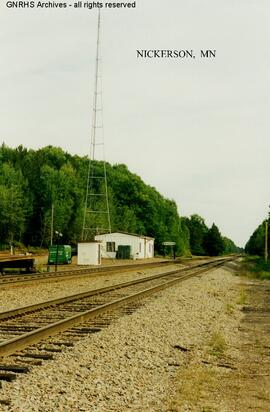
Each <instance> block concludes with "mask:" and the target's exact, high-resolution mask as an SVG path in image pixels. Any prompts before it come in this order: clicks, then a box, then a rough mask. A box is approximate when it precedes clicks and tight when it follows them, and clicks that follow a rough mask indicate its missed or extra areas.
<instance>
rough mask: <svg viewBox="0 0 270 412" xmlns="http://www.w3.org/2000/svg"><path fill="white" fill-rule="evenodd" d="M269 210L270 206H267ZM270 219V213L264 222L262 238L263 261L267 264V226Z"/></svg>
mask: <svg viewBox="0 0 270 412" xmlns="http://www.w3.org/2000/svg"><path fill="white" fill-rule="evenodd" d="M269 208H270V206H269ZM269 218H270V211H269V212H268V217H267V219H266V222H265V238H264V260H265V262H267V260H268V224H269Z"/></svg>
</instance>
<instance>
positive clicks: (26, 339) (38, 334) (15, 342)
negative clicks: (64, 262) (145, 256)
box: [0, 259, 227, 357]
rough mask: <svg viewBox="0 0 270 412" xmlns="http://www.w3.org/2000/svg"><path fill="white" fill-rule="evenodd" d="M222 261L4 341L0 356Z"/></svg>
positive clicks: (0, 348)
mask: <svg viewBox="0 0 270 412" xmlns="http://www.w3.org/2000/svg"><path fill="white" fill-rule="evenodd" d="M226 260H227V259H226ZM224 261H225V260H224V259H223V260H221V261H215V262H210V263H208V265H207V267H203V266H206V264H202V265H200V266H199V269H198V270H195V272H194V269H197V268H198V267H196V268H194V267H193V268H190V269H189V271H193V273H188V274H186V275H183V276H180V277H177V278H176V279H172V280H169V281H168V282H165V283H163V284H160V285H156V286H153V287H150V288H147V289H145V290H143V291H140V292H137V293H134V294H131V295H129V296H126V297H123V298H120V299H117V300H115V301H113V302H109V303H105V304H103V305H100V306H98V307H97V308H93V309H89V310H87V311H84V312H82V313H79V314H76V315H73V316H71V317H69V318H67V319H62V320H60V321H57V322H55V323H53V324H49V325H46V326H43V327H41V328H38V329H36V330H34V331H31V332H28V333H25V334H23V335H21V336H19V337H15V338H12V339H9V340H7V341H4V342H2V343H0V356H2V357H4V356H8V355H11V354H13V353H14V352H17V351H20V350H22V349H25V348H26V347H27V346H29V345H33V344H36V343H38V342H40V341H41V340H43V339H45V338H48V337H51V336H53V335H55V334H58V333H60V332H63V331H66V330H67V329H69V328H71V327H73V326H75V325H78V324H81V323H84V322H85V321H88V320H89V319H92V318H94V317H96V316H97V315H99V314H101V313H103V312H105V311H108V310H109V309H113V308H115V307H118V306H121V305H122V304H123V303H128V302H130V301H131V300H134V299H140V298H142V297H144V296H147V295H149V294H153V293H156V292H158V291H160V290H162V289H165V288H167V287H170V286H172V285H174V284H176V283H178V282H179V281H183V280H186V279H187V278H190V277H193V276H198V275H200V274H202V273H204V272H206V271H207V272H208V271H209V270H211V269H214V268H216V267H218V266H221V265H222V264H223V263H224ZM186 271H187V270H186ZM181 272H182V271H181ZM178 273H179V271H178ZM170 274H172V273H170ZM175 274H176V273H175ZM164 276H165V275H164V274H163V277H164ZM160 277H161V276H160ZM148 280H149V279H148Z"/></svg>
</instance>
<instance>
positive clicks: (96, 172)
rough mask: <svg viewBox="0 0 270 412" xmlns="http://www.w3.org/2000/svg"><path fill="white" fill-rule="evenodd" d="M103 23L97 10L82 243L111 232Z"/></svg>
mask: <svg viewBox="0 0 270 412" xmlns="http://www.w3.org/2000/svg"><path fill="white" fill-rule="evenodd" d="M100 23H101V19H100V9H98V28H97V49H96V64H95V83H94V100H93V119H92V129H91V142H90V152H89V166H88V176H87V185H86V195H85V204H84V215H83V228H82V236H81V237H82V241H87V240H88V241H89V240H94V238H95V235H97V234H101V233H110V232H111V221H110V210H109V201H108V186H107V173H106V162H105V150H104V125H103V103H102V67H101V63H102V61H101V56H100Z"/></svg>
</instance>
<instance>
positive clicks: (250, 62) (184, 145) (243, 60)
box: [0, 0, 270, 246]
mask: <svg viewBox="0 0 270 412" xmlns="http://www.w3.org/2000/svg"><path fill="white" fill-rule="evenodd" d="M101 14H102V60H103V103H104V125H105V141H106V160H107V161H109V162H110V163H125V164H126V165H127V166H128V168H129V169H130V170H131V171H132V172H135V173H137V174H138V175H140V176H141V177H142V179H143V180H144V181H145V182H146V183H147V184H150V185H152V186H154V187H156V189H157V190H158V191H159V192H160V193H162V194H163V195H164V196H166V197H168V198H171V199H174V200H175V201H176V202H177V205H178V209H179V213H180V214H181V215H186V216H188V215H191V214H193V213H198V214H200V215H201V216H202V217H204V218H205V220H206V223H207V224H208V225H211V224H212V223H213V222H215V223H216V224H217V225H218V227H219V228H220V230H221V232H222V233H223V235H225V236H228V237H230V238H231V239H232V240H234V241H235V242H236V243H237V244H238V245H240V246H243V245H244V244H245V243H246V241H247V240H248V238H249V236H250V235H251V234H252V232H253V231H254V230H255V228H256V227H257V225H258V224H259V223H261V221H262V220H263V219H264V218H265V217H266V216H267V211H268V210H267V209H268V205H269V203H270V184H269V183H270V182H269V180H270V179H269V165H268V162H269V160H268V159H269V149H270V136H269V131H270V128H269V122H270V110H269V109H270V105H269V103H270V102H269V92H270V90H269V88H270V71H269V64H270V47H269V44H270V25H269V21H270V4H269V0H260V1H259V2H258V1H255V0H226V1H224V0H204V1H201V0H186V1H181V0H170V1H169V2H165V1H164V0H144V1H142V0H137V2H136V8H135V9H116V10H112V9H110V10H104V9H102V13H101ZM96 25H97V10H96V9H95V10H88V9H83V10H82V9H80V10H79V9H74V8H71V7H69V8H68V9H65V10H64V9H46V10H45V9H39V10H37V9H36V8H35V9H7V8H6V7H5V1H2V2H1V5H0V42H1V56H0V142H2V141H4V142H5V143H6V144H7V145H8V146H11V147H16V146H18V145H19V144H23V145H24V146H25V147H27V148H34V149H37V148H40V147H43V146H45V145H49V144H51V145H55V146H60V147H61V148H63V149H64V150H66V151H68V152H70V153H72V154H75V153H76V154H79V155H87V154H88V152H89V144H90V130H91V122H92V101H93V86H94V64H95V47H96V46H95V44H96ZM137 49H177V50H181V49H193V50H194V52H195V54H196V59H174V60H173V59H156V60H154V59H151V60H150V59H148V60H147V59H138V58H137V55H136V50H137ZM201 49H216V51H217V52H216V58H215V59H213V58H212V59H208V60H207V59H201V58H200V50H201Z"/></svg>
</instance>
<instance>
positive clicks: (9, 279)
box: [0, 260, 176, 287]
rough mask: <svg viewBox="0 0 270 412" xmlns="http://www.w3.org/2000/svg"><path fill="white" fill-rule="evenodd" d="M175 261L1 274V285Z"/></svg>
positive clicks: (90, 274) (165, 263) (117, 271)
mask: <svg viewBox="0 0 270 412" xmlns="http://www.w3.org/2000/svg"><path fill="white" fill-rule="evenodd" d="M175 263H176V262H175V261H172V260H164V261H161V262H150V263H138V264H129V265H115V266H102V267H95V268H93V267H92V268H76V269H68V270H63V271H57V272H42V273H31V274H21V275H0V287H1V286H4V285H8V286H11V285H17V284H20V283H21V284H23V283H28V282H34V281H43V280H44V281H46V280H59V279H70V278H74V277H75V276H76V277H83V276H96V275H98V276H102V275H107V274H108V273H119V272H124V271H133V270H140V269H150V268H155V267H160V266H168V265H172V264H175Z"/></svg>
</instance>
